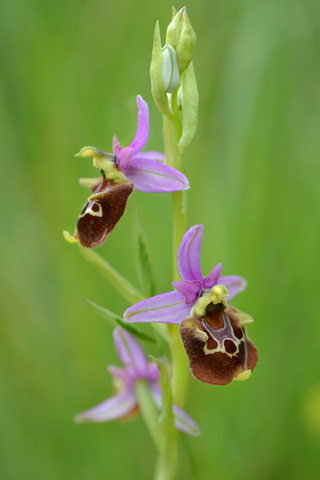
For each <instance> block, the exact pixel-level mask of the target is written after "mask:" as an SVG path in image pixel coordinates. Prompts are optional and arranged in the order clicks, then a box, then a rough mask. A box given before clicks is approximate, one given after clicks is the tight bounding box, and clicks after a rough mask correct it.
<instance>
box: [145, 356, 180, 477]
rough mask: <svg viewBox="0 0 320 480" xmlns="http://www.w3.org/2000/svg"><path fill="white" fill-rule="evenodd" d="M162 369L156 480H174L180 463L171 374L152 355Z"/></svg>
mask: <svg viewBox="0 0 320 480" xmlns="http://www.w3.org/2000/svg"><path fill="white" fill-rule="evenodd" d="M150 357H151V358H152V360H153V361H154V362H156V363H157V365H158V366H159V370H160V384H161V392H162V411H161V414H160V417H159V425H160V448H159V455H158V459H157V465H156V473H155V480H173V479H174V478H175V474H176V470H177V465H178V432H177V430H176V427H175V425H174V416H173V396H172V390H171V385H170V380H169V376H168V373H167V370H166V368H165V366H164V364H163V362H162V361H161V360H159V359H157V358H154V357H153V356H151V355H150Z"/></svg>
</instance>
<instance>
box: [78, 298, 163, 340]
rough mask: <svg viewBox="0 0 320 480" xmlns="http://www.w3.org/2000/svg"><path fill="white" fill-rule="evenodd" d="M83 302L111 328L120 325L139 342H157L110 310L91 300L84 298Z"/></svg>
mask: <svg viewBox="0 0 320 480" xmlns="http://www.w3.org/2000/svg"><path fill="white" fill-rule="evenodd" d="M85 300H86V301H87V302H88V303H90V305H91V306H92V307H93V309H94V311H95V312H97V313H99V315H101V316H102V317H103V318H104V319H105V320H107V322H108V323H109V324H110V325H111V326H112V327H116V326H117V325H120V327H122V328H123V329H124V330H127V332H129V333H131V335H133V336H134V337H136V338H138V339H139V340H147V341H148V342H151V343H155V344H157V343H158V342H157V340H156V338H155V337H154V336H153V335H150V334H148V333H145V332H142V331H140V330H138V329H137V328H135V327H133V326H132V325H131V324H129V323H126V322H124V321H123V320H122V318H121V317H119V315H117V314H116V313H113V312H111V310H108V309H107V308H104V307H101V306H100V305H97V304H96V303H94V302H92V301H91V300H88V298H85Z"/></svg>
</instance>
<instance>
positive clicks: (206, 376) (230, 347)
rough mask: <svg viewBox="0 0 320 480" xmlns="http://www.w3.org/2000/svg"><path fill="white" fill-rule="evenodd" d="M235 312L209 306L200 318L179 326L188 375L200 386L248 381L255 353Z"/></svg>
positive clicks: (232, 308) (190, 319)
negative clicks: (188, 369)
mask: <svg viewBox="0 0 320 480" xmlns="http://www.w3.org/2000/svg"><path fill="white" fill-rule="evenodd" d="M236 312H239V311H238V310H237V309H235V308H234V307H226V308H225V309H224V308H220V307H219V306H217V305H213V304H212V303H211V304H209V305H208V307H207V309H206V314H205V316H204V317H199V316H197V315H195V316H192V317H188V318H185V319H184V320H183V321H182V322H181V325H180V334H181V339H182V342H183V344H184V347H185V349H186V352H187V355H188V357H189V367H190V371H191V373H192V375H193V376H194V377H195V378H197V379H198V380H200V381H201V382H204V383H209V384H211V385H227V384H228V383H230V382H232V381H233V380H237V379H238V380H244V379H245V378H248V377H249V376H250V374H251V372H252V370H253V369H254V368H255V366H256V364H257V361H258V352H257V349H256V348H255V346H254V345H253V343H252V342H251V340H250V339H249V337H248V336H247V334H246V330H245V327H244V326H240V322H239V318H238V316H237V313H236ZM241 313H242V312H239V314H240V315H241Z"/></svg>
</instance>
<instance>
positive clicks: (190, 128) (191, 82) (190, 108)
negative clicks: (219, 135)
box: [179, 62, 199, 154]
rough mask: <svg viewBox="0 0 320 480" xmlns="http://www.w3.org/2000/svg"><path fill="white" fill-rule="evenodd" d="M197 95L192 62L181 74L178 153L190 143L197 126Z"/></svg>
mask: <svg viewBox="0 0 320 480" xmlns="http://www.w3.org/2000/svg"><path fill="white" fill-rule="evenodd" d="M198 103H199V95H198V89H197V82H196V77H195V74H194V69H193V64H192V62H191V63H190V65H189V67H188V68H187V70H185V71H184V72H183V74H182V76H181V110H182V120H183V122H182V123H183V128H182V136H181V139H180V142H179V150H180V153H181V154H183V152H184V151H185V149H186V148H187V147H188V146H189V145H190V143H191V142H192V140H193V139H194V136H195V134H196V131H197V126H198Z"/></svg>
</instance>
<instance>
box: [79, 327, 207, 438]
mask: <svg viewBox="0 0 320 480" xmlns="http://www.w3.org/2000/svg"><path fill="white" fill-rule="evenodd" d="M113 338H114V344H115V348H116V351H117V353H118V356H119V358H120V360H121V362H122V364H123V366H124V368H120V367H115V366H113V365H109V366H108V370H109V372H110V373H111V375H112V376H113V379H114V384H115V387H116V390H117V393H116V395H115V396H113V397H111V398H108V399H107V400H105V401H104V402H102V403H100V404H99V405H97V406H96V407H93V408H91V409H90V410H86V411H85V412H82V413H78V414H77V415H76V417H75V421H76V422H78V423H83V422H94V423H96V422H107V421H109V420H115V419H128V418H130V417H132V416H133V415H134V414H135V413H136V412H138V411H139V404H138V399H137V395H136V393H135V383H136V382H137V381H139V380H141V379H145V380H146V381H147V382H148V383H149V387H150V391H151V394H152V397H153V400H154V403H155V405H156V406H157V408H158V409H159V410H161V409H162V395H161V390H160V388H159V387H158V383H159V368H158V365H157V364H156V363H154V362H151V363H148V360H147V357H146V355H145V353H144V351H143V349H142V347H141V346H140V344H139V343H138V342H137V340H136V339H135V338H134V337H133V336H132V335H131V334H130V333H128V332H127V331H125V330H123V329H122V328H121V327H116V328H115V329H114V331H113ZM173 414H174V421H175V426H176V428H177V429H178V430H180V431H182V432H185V433H188V434H190V435H193V436H197V435H199V433H200V431H199V427H198V425H197V424H196V423H195V422H194V421H193V420H192V418H190V417H189V415H187V413H186V412H184V411H183V410H182V409H180V408H179V407H177V406H176V405H173Z"/></svg>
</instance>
